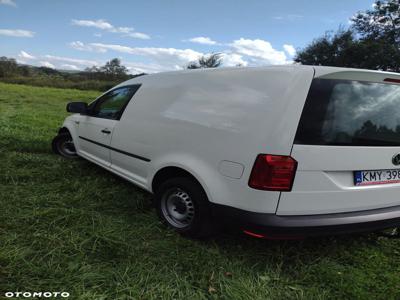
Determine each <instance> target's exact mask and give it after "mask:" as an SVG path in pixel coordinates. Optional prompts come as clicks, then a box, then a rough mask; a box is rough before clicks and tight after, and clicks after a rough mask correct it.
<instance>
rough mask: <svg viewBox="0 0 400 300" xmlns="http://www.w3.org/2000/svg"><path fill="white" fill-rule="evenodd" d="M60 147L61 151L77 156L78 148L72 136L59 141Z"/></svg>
mask: <svg viewBox="0 0 400 300" xmlns="http://www.w3.org/2000/svg"><path fill="white" fill-rule="evenodd" d="M58 149H59V150H60V152H62V153H64V154H65V155H67V156H75V155H76V149H75V146H74V142H73V141H72V138H69V139H65V140H63V141H61V142H60V143H59V147H58Z"/></svg>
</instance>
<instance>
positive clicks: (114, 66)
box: [100, 58, 128, 78]
mask: <svg viewBox="0 0 400 300" xmlns="http://www.w3.org/2000/svg"><path fill="white" fill-rule="evenodd" d="M100 72H103V73H105V74H106V75H109V76H111V77H115V78H118V77H125V76H126V75H127V74H128V69H127V68H126V67H125V66H123V65H122V64H121V60H120V59H119V58H113V59H112V60H110V61H108V62H106V64H105V65H104V66H102V67H101V68H100Z"/></svg>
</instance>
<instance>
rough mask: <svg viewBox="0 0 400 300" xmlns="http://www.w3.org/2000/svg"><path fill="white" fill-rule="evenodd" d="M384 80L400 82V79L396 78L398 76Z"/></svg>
mask: <svg viewBox="0 0 400 300" xmlns="http://www.w3.org/2000/svg"><path fill="white" fill-rule="evenodd" d="M383 81H386V82H392V83H400V79H396V78H385V79H383Z"/></svg>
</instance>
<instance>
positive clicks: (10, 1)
mask: <svg viewBox="0 0 400 300" xmlns="http://www.w3.org/2000/svg"><path fill="white" fill-rule="evenodd" d="M0 4H3V5H9V6H14V7H17V4H16V3H15V2H14V1H13V0H0Z"/></svg>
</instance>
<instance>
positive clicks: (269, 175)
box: [249, 154, 297, 191]
mask: <svg viewBox="0 0 400 300" xmlns="http://www.w3.org/2000/svg"><path fill="white" fill-rule="evenodd" d="M296 169H297V161H295V160H294V159H293V158H292V157H290V156H284V155H271V154H259V155H258V156H257V159H256V161H255V162H254V166H253V170H252V171H251V175H250V179H249V186H250V187H252V188H254V189H258V190H267V191H290V190H291V189H292V185H293V180H294V176H295V173H296Z"/></svg>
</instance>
